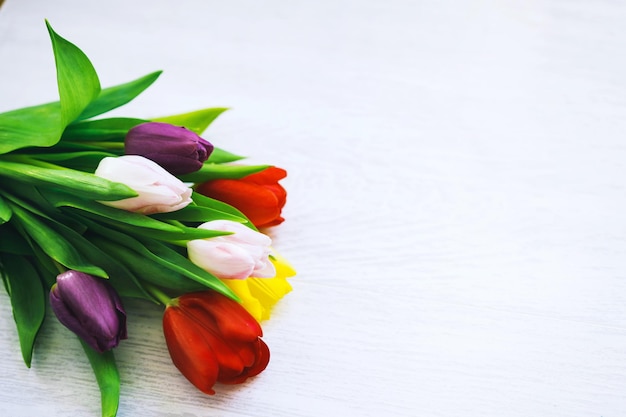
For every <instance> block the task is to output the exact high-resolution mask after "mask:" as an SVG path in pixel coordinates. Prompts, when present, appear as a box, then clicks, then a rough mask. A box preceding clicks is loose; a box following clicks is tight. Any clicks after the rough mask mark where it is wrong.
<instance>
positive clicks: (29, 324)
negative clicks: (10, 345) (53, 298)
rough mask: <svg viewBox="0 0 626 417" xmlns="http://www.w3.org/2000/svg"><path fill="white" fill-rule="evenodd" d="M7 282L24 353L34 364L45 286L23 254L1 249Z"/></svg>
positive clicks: (28, 361) (26, 358)
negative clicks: (34, 348)
mask: <svg viewBox="0 0 626 417" xmlns="http://www.w3.org/2000/svg"><path fill="white" fill-rule="evenodd" d="M0 263H1V264H2V268H3V270H4V276H3V278H4V282H5V286H6V288H7V292H8V293H9V295H10V297H11V306H12V308H13V319H14V320H15V324H16V326H17V334H18V336H19V339H20V348H21V350H22V357H23V358H24V362H25V363H26V366H27V367H29V368H30V364H31V361H32V358H33V346H34V344H35V339H36V338H37V333H38V332H39V329H40V327H41V324H42V323H43V319H44V317H45V313H46V301H45V293H44V288H43V286H42V284H41V280H40V279H39V274H38V273H37V270H35V268H34V267H33V265H32V263H31V261H30V260H28V259H26V258H25V257H23V256H19V255H13V254H7V253H0Z"/></svg>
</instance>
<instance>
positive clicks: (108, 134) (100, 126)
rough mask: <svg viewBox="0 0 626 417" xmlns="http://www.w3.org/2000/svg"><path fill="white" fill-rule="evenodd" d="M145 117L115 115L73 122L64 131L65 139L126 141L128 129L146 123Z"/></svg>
mask: <svg viewBox="0 0 626 417" xmlns="http://www.w3.org/2000/svg"><path fill="white" fill-rule="evenodd" d="M145 122H147V120H144V119H133V118H129V117H113V118H109V119H98V120H88V121H85V122H80V123H72V124H71V125H69V126H68V127H67V129H65V132H63V138H62V139H63V140H70V141H119V142H122V143H123V142H124V138H125V137H126V133H128V130H129V129H131V128H133V127H135V126H137V125H138V124H141V123H145Z"/></svg>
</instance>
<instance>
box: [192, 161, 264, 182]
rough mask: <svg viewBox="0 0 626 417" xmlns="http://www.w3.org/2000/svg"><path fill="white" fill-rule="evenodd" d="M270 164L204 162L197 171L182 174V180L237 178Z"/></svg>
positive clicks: (258, 170)
mask: <svg viewBox="0 0 626 417" xmlns="http://www.w3.org/2000/svg"><path fill="white" fill-rule="evenodd" d="M269 166H270V165H223V164H211V163H205V164H204V165H202V168H200V169H199V170H198V171H196V172H193V173H191V174H187V175H182V176H181V177H180V179H181V180H182V181H184V182H196V183H199V182H204V181H210V180H217V179H223V178H231V179H239V178H243V177H245V176H247V175H250V174H255V173H257V172H260V171H263V170H264V169H267V168H268V167H269Z"/></svg>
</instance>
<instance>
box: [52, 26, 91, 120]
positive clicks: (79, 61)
mask: <svg viewBox="0 0 626 417" xmlns="http://www.w3.org/2000/svg"><path fill="white" fill-rule="evenodd" d="M46 27H47V28H48V33H49V34H50V40H51V41H52V49H53V51H54V60H55V62H56V68H57V84H58V87H59V97H60V99H61V123H62V126H63V127H65V126H67V125H69V124H70V123H71V122H73V121H74V120H75V119H76V118H77V117H78V116H79V115H80V114H81V113H82V112H83V110H85V108H86V107H87V106H88V105H89V103H91V102H92V101H93V100H94V99H95V98H96V97H97V96H98V94H99V93H100V81H99V80H98V74H96V70H95V69H94V67H93V65H91V61H89V58H87V56H86V55H85V54H84V53H83V51H81V50H80V49H79V48H78V47H76V45H74V44H73V43H71V42H69V41H67V40H66V39H64V38H62V37H61V36H59V35H58V34H57V33H56V32H55V31H54V29H52V26H50V23H48V21H47V20H46Z"/></svg>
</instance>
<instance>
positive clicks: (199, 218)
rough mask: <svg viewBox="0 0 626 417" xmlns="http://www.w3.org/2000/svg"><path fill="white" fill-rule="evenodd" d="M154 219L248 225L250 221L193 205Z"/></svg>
mask: <svg viewBox="0 0 626 417" xmlns="http://www.w3.org/2000/svg"><path fill="white" fill-rule="evenodd" d="M153 217H154V218H155V219H160V220H178V221H181V222H198V223H204V222H210V221H211V220H230V221H233V222H238V223H246V222H247V221H248V219H246V218H245V217H242V216H238V215H235V214H232V213H227V212H224V211H221V210H216V209H214V208H210V207H202V206H197V205H193V204H190V205H188V206H187V207H185V208H183V209H181V210H177V211H173V212H171V213H159V214H154V215H153Z"/></svg>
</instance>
